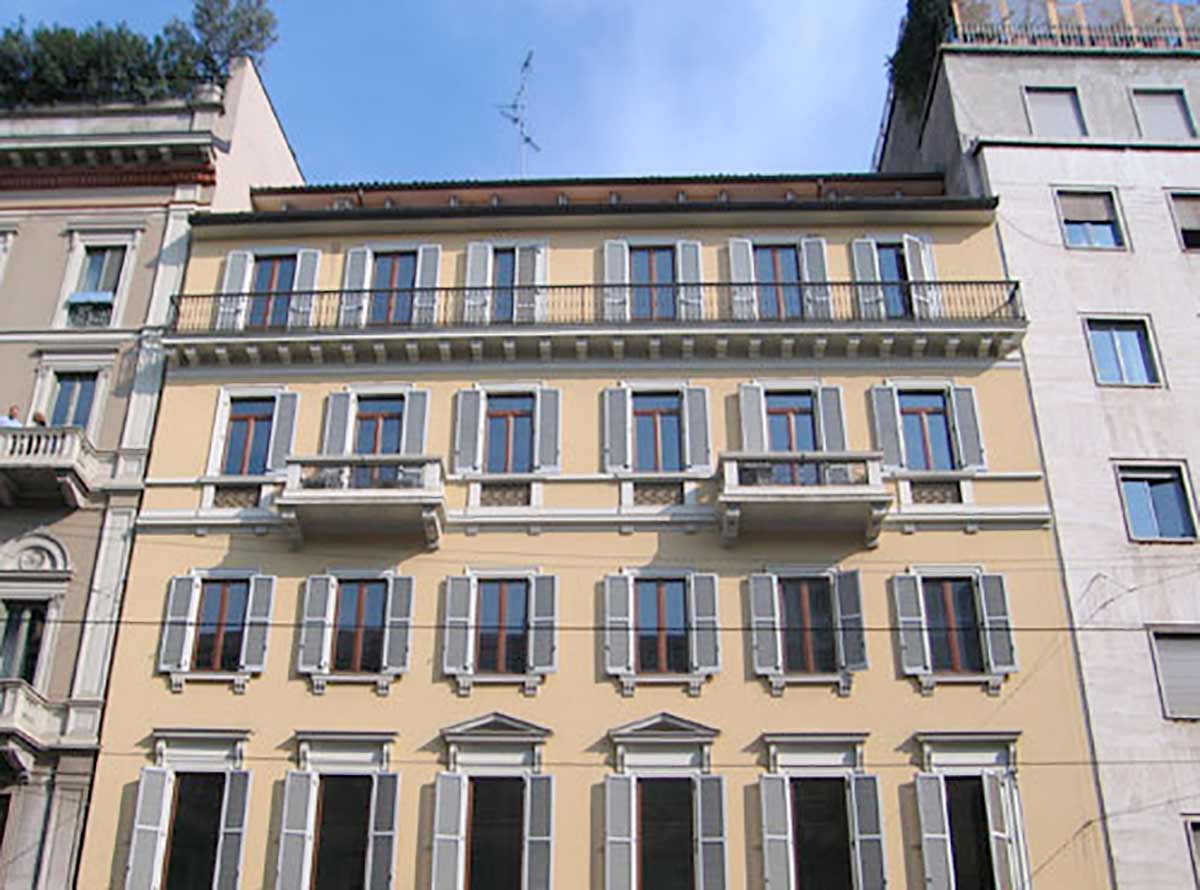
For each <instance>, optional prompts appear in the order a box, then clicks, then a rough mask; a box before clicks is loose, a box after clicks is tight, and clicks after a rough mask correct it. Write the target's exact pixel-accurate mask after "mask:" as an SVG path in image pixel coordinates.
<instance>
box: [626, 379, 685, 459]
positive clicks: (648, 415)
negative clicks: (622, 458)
mask: <svg viewBox="0 0 1200 890" xmlns="http://www.w3.org/2000/svg"><path fill="white" fill-rule="evenodd" d="M681 418H682V408H681V405H680V397H679V395H678V394H675V393H635V394H634V396H633V422H634V443H635V446H634V450H635V455H636V458H635V464H634V469H636V470H637V471H638V472H678V471H680V470H682V469H683V425H682V419H681Z"/></svg>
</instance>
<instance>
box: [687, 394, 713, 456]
mask: <svg viewBox="0 0 1200 890" xmlns="http://www.w3.org/2000/svg"><path fill="white" fill-rule="evenodd" d="M683 395H684V421H685V424H686V428H687V463H688V469H689V470H701V471H711V470H712V450H711V448H710V446H709V438H708V390H707V389H705V388H704V387H703V386H689V387H687V388H686V389H684V392H683Z"/></svg>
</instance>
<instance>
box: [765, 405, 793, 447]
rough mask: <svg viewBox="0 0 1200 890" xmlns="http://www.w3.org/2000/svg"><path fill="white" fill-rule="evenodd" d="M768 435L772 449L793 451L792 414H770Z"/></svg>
mask: <svg viewBox="0 0 1200 890" xmlns="http://www.w3.org/2000/svg"><path fill="white" fill-rule="evenodd" d="M767 437H768V441H769V442H770V447H771V450H772V451H792V450H793V449H792V424H791V416H790V415H788V414H768V415H767Z"/></svg>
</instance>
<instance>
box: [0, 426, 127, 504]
mask: <svg viewBox="0 0 1200 890" xmlns="http://www.w3.org/2000/svg"><path fill="white" fill-rule="evenodd" d="M113 466H114V456H113V455H112V454H106V453H101V452H98V451H96V450H95V449H94V448H93V447H92V444H91V442H90V441H89V440H88V436H87V433H86V432H85V431H84V430H83V429H81V428H79V427H42V426H35V427H0V505H3V506H6V507H12V506H15V505H18V504H30V503H43V504H45V503H51V504H61V505H65V506H68V507H79V506H81V505H82V504H84V503H85V502H86V501H88V500H89V499H90V498H91V497H92V496H93V495H94V494H95V493H96V492H97V490H98V489H99V488H100V487H101V486H102V485H103V484H104V482H105V481H106V480H108V479H111V478H112V474H113Z"/></svg>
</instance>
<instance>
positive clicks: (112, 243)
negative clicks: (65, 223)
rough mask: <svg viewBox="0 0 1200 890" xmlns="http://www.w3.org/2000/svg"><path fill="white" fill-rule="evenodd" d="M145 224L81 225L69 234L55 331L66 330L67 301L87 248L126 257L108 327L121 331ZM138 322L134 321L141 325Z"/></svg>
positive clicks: (74, 287)
mask: <svg viewBox="0 0 1200 890" xmlns="http://www.w3.org/2000/svg"><path fill="white" fill-rule="evenodd" d="M143 229H144V224H142V225H140V226H139V225H136V224H134V223H129V224H127V225H124V224H112V225H105V224H102V223H99V222H97V223H94V224H93V223H86V222H80V223H77V224H76V225H74V226H72V227H71V228H70V230H69V236H68V237H69V238H70V247H69V250H68V253H67V266H66V270H65V272H64V273H63V281H62V287H61V288H60V292H59V298H58V310H57V311H56V312H55V314H54V327H55V328H67V299H68V298H69V297H70V296H71V294H72V293H74V292H75V291H76V290H78V289H79V288H78V285H79V274H80V272H81V271H82V270H83V261H84V257H85V256H86V255H87V249H88V248H89V247H123V248H125V257H124V259H123V260H122V263H121V275H120V278H119V279H118V280H117V289H116V292H115V293H114V294H113V303H112V318H111V320H110V321H109V324H108V326H109V327H110V328H120V327H121V321H122V314H123V313H124V311H125V302H126V298H127V297H128V295H129V286H130V284H131V283H132V281H133V273H134V268H135V267H136V266H137V265H138V262H137V259H138V258H137V247H138V243H139V242H140V241H141V238H142V231H143ZM140 321H141V319H136V322H140Z"/></svg>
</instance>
